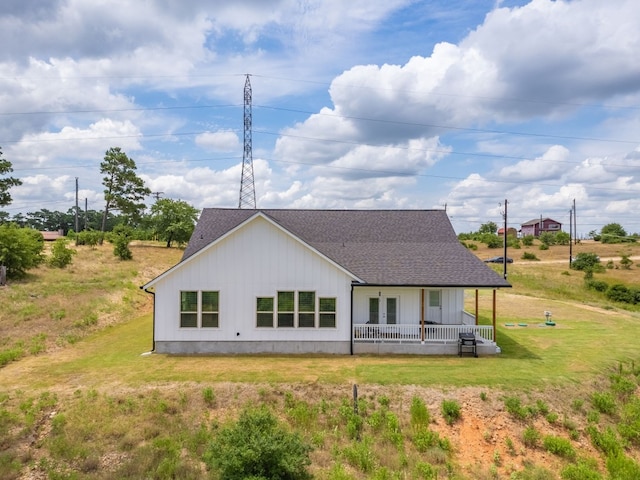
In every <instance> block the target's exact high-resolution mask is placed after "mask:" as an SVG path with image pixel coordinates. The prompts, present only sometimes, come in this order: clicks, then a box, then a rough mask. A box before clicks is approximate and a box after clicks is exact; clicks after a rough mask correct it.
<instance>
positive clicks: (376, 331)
mask: <svg viewBox="0 0 640 480" xmlns="http://www.w3.org/2000/svg"><path fill="white" fill-rule="evenodd" d="M420 330H421V327H420V325H375V324H369V323H367V324H354V325H353V341H354V342H355V343H363V342H388V343H420V342H422V339H423V337H422V335H421V331H420ZM460 333H473V334H474V335H475V336H476V338H477V339H478V340H485V341H487V342H493V327H492V326H491V325H425V326H424V342H425V343H426V342H429V343H454V342H458V338H459V335H460Z"/></svg>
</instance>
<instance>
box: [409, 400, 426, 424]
mask: <svg viewBox="0 0 640 480" xmlns="http://www.w3.org/2000/svg"><path fill="white" fill-rule="evenodd" d="M410 413H411V425H412V426H413V428H420V427H426V426H427V425H429V422H430V421H431V417H430V415H429V410H427V406H426V405H425V404H424V401H423V400H422V399H421V398H420V397H417V396H416V397H413V398H412V399H411V409H410Z"/></svg>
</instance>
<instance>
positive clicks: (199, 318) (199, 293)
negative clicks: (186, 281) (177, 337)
mask: <svg viewBox="0 0 640 480" xmlns="http://www.w3.org/2000/svg"><path fill="white" fill-rule="evenodd" d="M185 293H195V294H196V304H195V305H196V310H194V311H191V310H182V295H183V294H185ZM203 293H216V294H217V304H218V305H217V307H218V310H217V311H216V310H211V311H209V310H207V311H206V312H205V311H203V309H202V308H203V307H202V294H203ZM178 308H179V310H180V312H179V321H178V328H180V329H186V330H193V329H207V330H210V329H219V328H220V290H180V303H179V305H178ZM183 314H189V315H193V314H195V315H196V324H195V325H194V326H184V325H183V324H182V315H183ZM203 314H215V315H216V323H217V326H215V327H214V326H203V325H202V315H203Z"/></svg>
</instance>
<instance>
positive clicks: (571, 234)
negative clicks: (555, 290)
mask: <svg viewBox="0 0 640 480" xmlns="http://www.w3.org/2000/svg"><path fill="white" fill-rule="evenodd" d="M573 235H574V232H573V208H572V209H570V210H569V268H571V262H573Z"/></svg>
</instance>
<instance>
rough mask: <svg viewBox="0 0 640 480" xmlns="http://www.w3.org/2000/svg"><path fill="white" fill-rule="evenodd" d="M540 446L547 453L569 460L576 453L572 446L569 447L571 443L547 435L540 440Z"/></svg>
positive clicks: (561, 438) (564, 439)
mask: <svg viewBox="0 0 640 480" xmlns="http://www.w3.org/2000/svg"><path fill="white" fill-rule="evenodd" d="M542 446H543V447H544V449H545V450H546V451H547V452H550V453H553V454H554V455H557V456H559V457H563V458H567V459H569V460H571V459H573V458H575V456H576V451H575V449H574V448H573V445H571V442H570V441H569V440H568V439H566V438H563V437H557V436H555V435H547V436H545V437H544V439H543V440H542Z"/></svg>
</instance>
